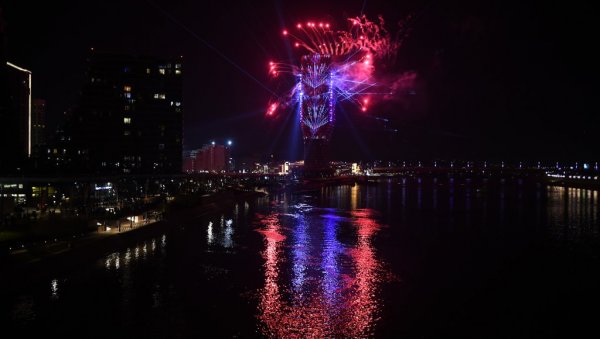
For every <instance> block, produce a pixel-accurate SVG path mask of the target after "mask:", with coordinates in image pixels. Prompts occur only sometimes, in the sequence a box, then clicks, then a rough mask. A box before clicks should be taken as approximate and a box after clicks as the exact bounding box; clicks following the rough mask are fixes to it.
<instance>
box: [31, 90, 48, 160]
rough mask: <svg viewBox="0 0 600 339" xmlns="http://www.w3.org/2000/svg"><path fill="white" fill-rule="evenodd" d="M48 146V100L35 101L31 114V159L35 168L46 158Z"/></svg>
mask: <svg viewBox="0 0 600 339" xmlns="http://www.w3.org/2000/svg"><path fill="white" fill-rule="evenodd" d="M45 146H46V100H44V99H34V100H33V105H32V113H31V157H32V158H33V159H34V164H35V165H34V166H36V167H37V166H39V162H38V161H39V160H40V159H41V158H42V157H44V156H45V154H44V151H45Z"/></svg>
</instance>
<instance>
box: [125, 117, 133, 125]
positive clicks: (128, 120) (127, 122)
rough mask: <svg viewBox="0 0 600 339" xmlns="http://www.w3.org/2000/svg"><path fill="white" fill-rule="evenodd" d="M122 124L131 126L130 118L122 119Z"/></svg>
mask: <svg viewBox="0 0 600 339" xmlns="http://www.w3.org/2000/svg"><path fill="white" fill-rule="evenodd" d="M123 123H124V124H127V125H128V124H131V118H123Z"/></svg>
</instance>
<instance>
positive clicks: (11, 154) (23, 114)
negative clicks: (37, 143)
mask: <svg viewBox="0 0 600 339" xmlns="http://www.w3.org/2000/svg"><path fill="white" fill-rule="evenodd" d="M3 66H4V69H3V70H2V73H3V74H4V76H5V77H4V78H3V79H2V82H3V86H2V87H3V91H4V93H2V94H1V95H2V103H1V107H0V135H1V138H2V140H0V142H1V146H0V151H1V152H2V161H1V163H2V165H0V171H2V172H4V173H8V174H16V173H19V172H20V171H21V170H22V167H23V166H24V165H25V162H26V160H27V159H28V158H29V156H30V155H31V149H32V144H31V71H29V70H27V69H25V68H23V67H20V66H17V65H15V64H13V63H10V62H6V64H5V65H3Z"/></svg>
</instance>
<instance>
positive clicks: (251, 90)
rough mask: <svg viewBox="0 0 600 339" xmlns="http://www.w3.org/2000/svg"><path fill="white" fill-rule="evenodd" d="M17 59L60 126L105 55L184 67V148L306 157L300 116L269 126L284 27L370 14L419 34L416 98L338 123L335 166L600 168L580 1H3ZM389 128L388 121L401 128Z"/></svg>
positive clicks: (413, 46) (401, 56) (589, 27)
mask: <svg viewBox="0 0 600 339" xmlns="http://www.w3.org/2000/svg"><path fill="white" fill-rule="evenodd" d="M2 8H3V12H4V14H3V15H4V21H5V23H6V29H7V34H8V36H7V41H6V48H7V55H8V57H9V60H10V61H12V62H13V63H16V64H18V65H20V66H23V67H26V68H28V69H31V70H32V72H33V81H34V84H33V91H34V97H41V98H44V99H46V100H47V109H48V122H49V125H50V126H56V124H57V123H59V122H60V121H61V119H62V115H63V112H64V111H65V110H68V109H70V108H71V107H73V106H75V105H76V104H77V100H78V92H79V89H80V86H81V83H82V81H83V72H84V69H85V58H86V55H87V53H88V49H89V48H90V47H94V48H95V49H96V50H99V51H106V52H115V53H119V54H123V53H125V54H133V55H148V56H161V57H177V56H180V55H183V56H184V67H185V70H184V104H185V114H184V143H185V146H186V147H187V148H197V147H200V146H202V144H203V143H207V142H209V141H211V140H217V141H220V142H222V141H224V140H226V139H227V138H232V139H233V140H234V143H235V144H234V155H235V156H237V157H245V156H253V155H256V156H259V157H264V156H265V155H268V154H273V155H274V157H275V158H276V159H296V158H300V157H301V142H300V137H299V134H297V133H296V132H297V126H296V125H295V124H294V120H293V118H294V117H293V116H292V115H293V114H292V113H291V112H290V113H289V114H288V116H290V118H289V119H286V118H285V116H280V117H279V118H277V119H268V118H266V117H265V114H264V112H265V110H266V106H267V101H268V100H269V98H270V93H269V92H268V91H267V90H266V89H265V88H264V87H267V88H270V89H272V90H275V89H276V88H275V87H276V84H275V83H274V82H272V81H271V80H270V79H269V77H268V75H267V63H268V61H269V60H273V59H276V60H277V59H278V60H282V59H286V58H287V55H288V49H287V46H286V44H285V42H284V41H285V40H284V39H282V36H281V29H282V28H284V27H291V26H293V25H295V23H296V22H298V21H306V20H308V19H315V20H320V19H323V20H327V21H329V22H331V23H334V24H335V25H336V26H338V27H346V22H345V18H347V17H349V16H356V15H359V14H360V13H361V10H362V11H364V13H365V14H366V15H367V16H368V17H370V18H373V19H375V18H376V17H377V15H379V14H383V16H384V18H385V19H386V22H387V27H388V29H389V30H390V31H391V32H394V31H395V29H396V27H397V23H398V22H399V21H400V20H402V19H403V18H405V17H407V16H408V15H411V16H412V17H413V20H412V21H411V22H410V29H411V30H410V35H409V36H408V37H407V38H406V40H405V41H404V43H403V45H402V46H401V48H400V50H399V53H398V56H397V60H394V62H393V63H392V65H390V66H389V68H388V69H389V72H390V74H401V73H403V72H416V73H417V81H416V82H415V85H414V89H413V90H414V92H413V94H412V95H406V96H403V97H401V98H400V100H396V101H394V102H391V103H386V104H382V105H379V106H374V107H372V109H371V111H370V112H369V114H365V113H362V112H359V111H358V110H357V109H352V107H342V108H341V109H339V110H338V111H337V117H338V118H337V119H338V122H337V125H336V129H335V132H334V136H333V141H332V143H333V158H334V159H340V160H358V159H364V160H368V159H424V160H426V159H435V158H442V159H455V158H458V159H461V158H462V159H491V160H493V159H496V160H497V159H508V160H545V159H548V160H554V159H556V160H567V159H580V160H586V159H597V156H598V154H599V153H598V151H599V150H600V146H599V143H598V135H599V134H598V132H597V130H598V126H599V122H600V118H599V117H598V112H599V110H598V108H597V106H598V105H597V100H595V99H596V98H597V87H598V86H597V85H596V79H597V78H598V69H597V68H598V67H597V63H598V60H600V59H599V58H598V53H597V52H595V51H594V50H595V49H597V47H596V46H594V44H595V43H596V42H597V41H598V38H597V36H596V31H597V29H596V27H595V25H593V23H595V21H596V18H594V17H592V16H593V15H594V13H595V11H594V10H593V9H592V5H591V4H585V3H580V4H578V3H577V2H575V1H569V2H565V3H558V2H557V3H554V2H547V1H546V2H539V3H534V2H527V1H448V2H433V1H430V2H424V1H363V0H357V1H308V0H303V1H289V2H288V1H265V2H261V1H248V2H245V3H242V2H241V1H240V2H237V1H236V2H229V1H223V0H218V1H184V0H174V1H173V0H172V1H165V0H156V1H142V0H131V1H127V0H125V1H89V2H88V1H68V2H67V1H44V2H40V3H35V4H33V3H32V2H28V1H15V0H13V1H2ZM374 117H385V118H387V119H389V122H388V123H387V124H384V123H383V122H382V120H378V119H375V118H374Z"/></svg>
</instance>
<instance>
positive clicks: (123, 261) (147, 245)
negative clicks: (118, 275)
mask: <svg viewBox="0 0 600 339" xmlns="http://www.w3.org/2000/svg"><path fill="white" fill-rule="evenodd" d="M160 241H161V242H160V249H161V251H163V254H164V250H165V248H166V246H167V236H166V234H163V235H162V236H161V238H160ZM156 242H157V239H156V238H153V239H150V240H147V241H144V242H142V243H139V244H137V245H136V246H132V247H128V248H127V249H125V250H124V251H121V252H113V253H111V254H109V255H107V256H106V257H104V259H103V260H102V261H103V263H104V265H103V266H104V268H105V269H106V270H109V271H110V270H120V269H121V268H122V267H128V266H129V265H131V264H132V263H134V262H137V261H145V260H147V259H148V256H149V255H151V254H155V252H156V250H157V245H156ZM52 284H54V281H53V282H52ZM57 284H58V282H57ZM53 286H54V285H53ZM53 294H54V289H53Z"/></svg>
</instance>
